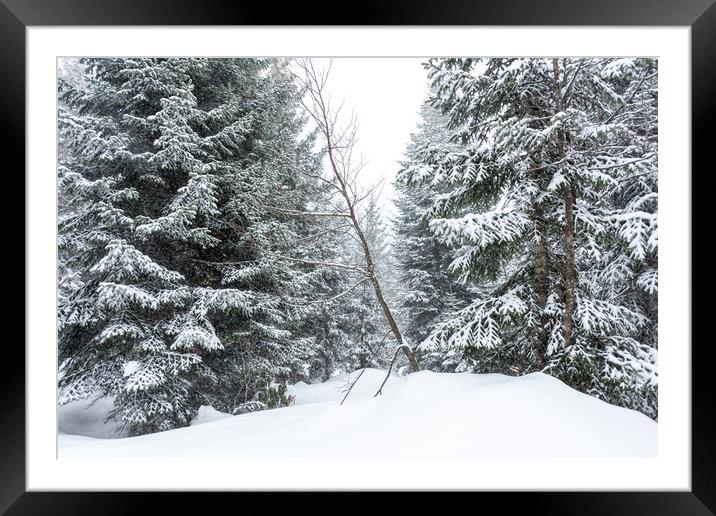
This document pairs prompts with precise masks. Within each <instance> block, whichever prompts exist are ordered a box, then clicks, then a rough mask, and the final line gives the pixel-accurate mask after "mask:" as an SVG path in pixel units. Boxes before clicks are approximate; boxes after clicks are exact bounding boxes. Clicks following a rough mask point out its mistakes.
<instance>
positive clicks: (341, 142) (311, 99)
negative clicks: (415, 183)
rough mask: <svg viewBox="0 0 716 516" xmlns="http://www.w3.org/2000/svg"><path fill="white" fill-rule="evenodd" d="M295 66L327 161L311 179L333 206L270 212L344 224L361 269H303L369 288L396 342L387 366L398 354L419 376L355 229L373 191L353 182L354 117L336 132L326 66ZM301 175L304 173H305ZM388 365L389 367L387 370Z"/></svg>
mask: <svg viewBox="0 0 716 516" xmlns="http://www.w3.org/2000/svg"><path fill="white" fill-rule="evenodd" d="M296 66H297V69H298V73H296V77H297V79H298V81H299V82H300V83H301V85H302V86H303V87H304V89H305V97H304V100H303V101H302V102H303V106H304V108H305V109H306V112H307V113H308V114H309V115H310V117H311V118H312V119H313V121H314V123H315V124H316V127H317V129H318V134H319V135H320V137H321V139H322V140H323V144H324V145H325V152H326V157H327V160H328V173H327V174H326V173H323V174H319V175H315V174H314V175H313V176H311V177H314V178H315V179H317V180H320V181H323V182H324V183H326V184H327V185H328V188H329V189H330V190H332V192H333V193H334V195H335V198H336V200H338V204H334V205H333V206H332V209H330V210H328V211H320V212H318V211H315V212H296V211H290V210H281V208H275V209H277V210H279V211H282V212H283V213H284V214H286V215H290V216H295V217H334V218H336V219H338V220H342V221H343V222H347V224H346V225H347V226H348V230H349V231H350V232H351V234H352V235H353V236H354V238H355V239H356V241H357V242H358V243H359V244H360V248H361V250H362V253H363V256H364V259H365V263H364V264H361V265H354V264H344V263H336V262H320V261H309V260H301V261H302V262H303V263H306V264H309V265H315V266H324V267H333V268H337V269H340V270H345V271H348V272H353V273H357V274H360V275H362V276H364V279H363V280H361V283H362V282H363V281H365V280H367V281H369V282H370V283H371V285H372V287H373V291H374V292H375V297H376V300H377V301H378V303H379V305H380V307H381V309H382V312H383V316H384V317H385V320H386V322H387V323H388V326H389V327H390V331H391V332H392V334H393V336H394V338H395V341H396V342H397V347H396V350H395V354H394V358H393V362H394V361H395V358H396V357H397V355H398V352H400V351H402V353H403V354H404V355H405V356H406V358H407V359H408V363H409V364H410V370H411V372H415V371H419V370H420V368H419V366H418V362H417V360H416V358H415V353H414V352H413V350H412V348H411V347H410V346H409V345H408V344H407V343H406V342H405V341H404V340H403V335H402V333H401V332H400V329H399V327H398V324H397V322H396V320H395V317H394V316H393V313H392V311H391V310H390V307H389V306H388V303H387V301H386V300H385V296H384V294H383V289H382V287H381V283H380V280H379V278H378V276H377V275H376V272H375V264H374V261H373V255H372V253H371V249H370V246H369V244H368V239H367V238H366V234H365V232H364V230H363V227H362V226H361V218H360V215H359V209H358V205H359V204H360V203H361V201H363V200H365V199H367V198H368V197H369V196H370V195H371V194H372V193H373V191H374V190H375V188H376V187H373V188H371V189H369V190H367V191H365V190H363V189H362V188H361V185H360V183H359V181H358V179H359V175H360V171H361V170H362V169H363V168H364V166H365V162H364V161H363V159H362V158H360V159H356V158H355V157H354V150H355V143H356V131H357V121H356V119H355V116H351V117H350V119H349V120H348V123H347V124H345V125H343V126H342V125H341V124H340V121H341V119H340V113H341V107H342V106H340V107H339V108H338V109H336V110H333V109H332V108H331V106H330V103H329V100H328V96H327V93H326V83H327V80H328V74H329V71H330V66H329V67H328V68H327V69H326V70H324V71H317V70H316V68H315V66H314V63H313V62H312V61H311V60H310V59H307V60H301V61H297V62H296ZM302 172H303V173H306V172H305V171H302ZM352 288H353V287H351V289H352ZM393 362H391V368H392V365H393Z"/></svg>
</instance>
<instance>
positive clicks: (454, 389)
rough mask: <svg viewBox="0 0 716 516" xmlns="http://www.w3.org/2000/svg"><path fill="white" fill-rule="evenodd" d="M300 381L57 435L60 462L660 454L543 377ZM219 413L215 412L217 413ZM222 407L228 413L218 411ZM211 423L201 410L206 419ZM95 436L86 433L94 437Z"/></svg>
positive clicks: (425, 375) (626, 417) (633, 418)
mask: <svg viewBox="0 0 716 516" xmlns="http://www.w3.org/2000/svg"><path fill="white" fill-rule="evenodd" d="M357 374H359V372H355V373H351V374H350V375H341V376H336V377H334V378H331V379H330V380H328V381H327V382H324V383H321V384H314V385H308V384H305V383H302V382H301V383H298V384H296V385H293V386H290V388H289V389H288V392H289V393H290V394H293V395H294V396H295V397H296V401H295V405H292V406H290V407H286V408H281V409H274V410H266V411H262V412H256V413H251V414H243V415H239V416H227V415H221V417H217V418H216V419H215V420H213V421H209V420H208V419H210V418H211V417H213V416H216V415H217V411H215V410H213V409H211V410H209V409H210V408H209V407H206V408H205V409H204V416H203V417H204V418H207V419H205V420H204V421H203V424H197V425H194V426H190V427H187V428H180V429H177V430H171V431H168V432H161V433H157V434H151V435H145V436H141V437H133V438H125V439H112V440H101V439H88V438H87V437H76V436H72V435H60V438H59V453H60V456H61V457H88V456H117V457H165V456H182V457H188V456H195V457H196V456H198V457H214V456H220V457H226V456H240V457H247V456H254V457H268V456H284V457H285V456H314V457H315V456H333V457H340V456H360V457H370V456H373V457H385V456H412V457H421V456H425V457H440V456H443V457H450V456H453V457H465V456H473V457H474V456H479V457H620V456H622V457H653V456H656V451H657V424H656V423H655V422H654V421H652V420H651V419H649V418H648V417H646V416H644V415H643V414H641V413H639V412H636V411H633V410H629V409H625V408H620V407H616V406H613V405H609V404H608V403H605V402H603V401H601V400H598V399H596V398H594V397H591V396H588V395H586V394H582V393H580V392H577V391H575V390H574V389H572V388H570V387H568V386H566V385H565V384H564V383H562V382H561V381H559V380H557V379H555V378H552V377H550V376H548V375H545V374H541V373H534V374H529V375H525V376H521V377H511V376H504V375H499V374H484V375H475V374H469V373H460V374H443V373H432V372H429V371H422V372H419V373H414V374H411V375H409V376H406V377H398V376H392V377H391V378H390V379H389V380H388V383H387V384H386V387H385V388H384V390H383V392H384V394H383V395H382V396H379V397H377V398H375V397H373V395H374V394H375V392H376V390H377V389H378V387H379V386H380V383H381V382H382V380H383V377H384V375H385V372H384V371H380V370H377V369H367V370H366V371H365V373H364V374H363V375H362V376H361V378H360V380H359V381H358V383H357V384H356V386H355V387H354V389H353V391H352V392H351V394H350V395H349V397H348V399H347V400H346V402H345V403H344V404H343V405H342V406H341V405H339V403H340V400H341V399H342V398H343V396H344V394H345V393H344V391H345V389H346V388H347V387H348V386H349V382H350V381H353V380H354V379H355V378H356V375H357ZM212 411H213V412H212ZM218 414H221V413H218ZM197 417H198V418H199V419H202V416H201V411H200V416H197ZM85 435H86V434H85Z"/></svg>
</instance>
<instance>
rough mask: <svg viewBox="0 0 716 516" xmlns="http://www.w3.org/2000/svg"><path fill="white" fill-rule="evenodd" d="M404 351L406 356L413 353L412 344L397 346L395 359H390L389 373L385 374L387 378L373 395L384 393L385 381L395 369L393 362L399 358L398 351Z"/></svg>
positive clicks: (385, 379) (386, 379)
mask: <svg viewBox="0 0 716 516" xmlns="http://www.w3.org/2000/svg"><path fill="white" fill-rule="evenodd" d="M399 351H403V352H404V353H405V354H406V356H410V355H413V350H412V349H410V346H408V345H407V344H402V345H400V346H398V347H397V348H395V353H394V354H393V359H392V360H391V361H390V366H389V367H388V374H386V375H385V378H384V379H383V383H381V384H380V389H378V392H376V393H375V394H374V395H373V397H374V398H375V397H376V396H378V395H380V394H383V387H384V386H385V382H387V381H388V378H390V372H391V371H392V370H393V364H394V363H395V360H396V359H397V358H398V352H399Z"/></svg>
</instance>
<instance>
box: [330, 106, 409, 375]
mask: <svg viewBox="0 0 716 516" xmlns="http://www.w3.org/2000/svg"><path fill="white" fill-rule="evenodd" d="M325 119H326V120H327V117H325ZM325 127H328V126H327V125H326V126H325ZM324 136H325V138H326V144H327V145H326V147H327V150H328V161H329V163H330V165H331V169H332V171H333V174H334V176H335V178H336V179H337V181H338V183H339V185H340V191H341V194H342V196H343V198H344V199H345V201H346V204H347V206H348V214H349V217H350V220H351V223H352V225H353V229H354V231H355V233H356V236H357V237H358V240H359V241H360V244H361V247H362V248H363V254H364V256H365V263H366V268H367V271H368V277H369V278H370V282H371V283H372V285H373V290H374V291H375V297H376V298H377V299H378V303H379V304H380V307H381V309H382V310H383V315H384V316H385V319H386V321H387V322H388V326H389V327H390V329H391V330H392V332H393V335H394V336H395V341H396V342H397V343H398V349H401V350H402V351H403V353H404V354H405V356H406V358H407V359H408V363H409V364H410V372H412V373H415V372H417V371H420V367H419V366H418V361H417V359H416V358H415V353H413V350H412V348H411V347H410V346H408V345H407V344H405V342H404V341H403V334H402V333H400V329H399V328H398V323H397V322H395V318H394V317H393V313H392V312H391V310H390V307H389V306H388V303H387V302H386V300H385V297H384V296H383V290H382V289H381V287H380V281H379V280H378V277H377V276H376V275H375V265H374V263H373V256H372V254H371V252H370V246H369V245H368V239H367V238H366V236H365V233H364V232H363V229H362V228H361V226H360V219H359V217H358V214H357V213H356V210H355V204H354V202H353V200H352V199H351V196H350V194H349V187H348V185H347V184H346V181H345V180H344V179H343V177H342V176H341V173H340V170H339V168H338V164H337V163H336V160H335V157H334V156H333V143H332V138H331V134H330V131H329V130H327V129H326V130H325V132H324Z"/></svg>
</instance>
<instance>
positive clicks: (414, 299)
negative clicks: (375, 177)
mask: <svg viewBox="0 0 716 516" xmlns="http://www.w3.org/2000/svg"><path fill="white" fill-rule="evenodd" d="M421 118H422V120H421V123H420V124H419V126H418V131H417V132H416V133H414V134H413V135H411V142H410V144H409V145H408V148H407V151H406V159H405V161H404V162H403V163H402V167H403V168H408V167H410V166H411V165H412V164H413V163H414V161H415V160H416V159H417V153H418V152H419V151H420V149H421V148H422V147H423V146H426V145H428V146H440V147H442V148H446V147H448V146H450V145H452V144H451V143H450V142H449V139H450V135H451V131H449V130H448V128H447V122H448V121H447V119H446V118H445V117H443V116H442V115H441V114H440V112H439V111H437V110H436V109H435V108H433V107H431V106H430V105H428V104H424V105H423V106H422V108H421ZM395 190H396V194H397V195H396V200H395V205H396V207H397V210H398V214H397V217H396V218H395V220H394V221H393V228H394V231H395V234H396V247H395V257H396V261H397V265H398V270H399V277H400V280H401V282H400V285H401V288H400V291H401V292H400V296H399V298H400V304H401V317H402V319H403V320H404V328H405V335H406V337H407V338H408V340H409V341H410V342H413V343H416V344H419V343H421V342H422V341H423V340H425V339H426V338H427V337H428V335H430V333H431V332H432V331H433V330H434V329H435V326H436V324H438V323H439V322H442V321H443V320H444V319H445V317H447V316H448V315H449V314H451V313H453V312H455V311H456V310H459V309H461V308H464V307H465V306H466V304H467V303H468V302H469V300H470V298H471V297H475V296H476V295H477V293H476V292H472V293H471V292H470V288H469V287H468V286H465V285H463V284H461V283H460V282H458V281H457V279H456V278H454V277H452V276H451V274H450V272H449V267H450V263H451V262H452V260H453V259H454V257H455V256H454V252H453V251H452V250H450V249H449V248H448V247H447V246H446V245H444V244H443V243H441V242H440V241H438V239H437V238H436V237H435V235H433V233H432V232H431V231H430V229H429V227H428V220H427V219H426V213H427V211H428V209H429V208H430V206H431V204H432V202H433V199H434V197H435V196H437V195H439V193H440V191H441V190H440V189H438V188H437V187H435V186H433V185H431V184H418V185H411V186H408V185H405V184H403V183H400V182H396V183H395ZM473 290H474V289H473ZM451 358H452V357H450V356H445V354H443V353H436V354H434V355H433V356H431V354H430V353H427V354H426V356H424V357H423V359H422V360H423V361H425V362H426V364H428V365H429V367H430V368H431V369H433V370H451V369H453V368H454V367H455V365H457V364H454V363H453V362H452V360H451Z"/></svg>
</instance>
